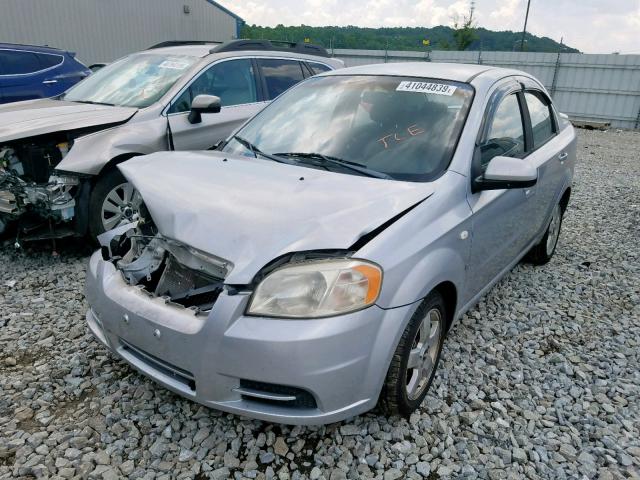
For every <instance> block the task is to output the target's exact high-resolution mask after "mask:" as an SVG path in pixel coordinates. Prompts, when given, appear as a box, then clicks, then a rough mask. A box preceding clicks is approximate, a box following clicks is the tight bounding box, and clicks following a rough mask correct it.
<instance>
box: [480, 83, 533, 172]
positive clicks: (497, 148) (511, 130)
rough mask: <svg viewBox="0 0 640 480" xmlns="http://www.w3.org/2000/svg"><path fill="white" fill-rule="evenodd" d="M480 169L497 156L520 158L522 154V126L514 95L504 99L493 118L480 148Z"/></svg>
mask: <svg viewBox="0 0 640 480" xmlns="http://www.w3.org/2000/svg"><path fill="white" fill-rule="evenodd" d="M480 152H481V154H482V167H483V168H484V167H485V166H486V165H487V163H489V160H491V159H492V158H493V157H496V156H498V155H501V156H505V157H520V156H522V155H523V154H524V152H525V148H524V126H523V123H522V114H521V112H520V104H519V103H518V97H517V95H516V94H515V93H512V94H511V95H508V96H507V97H505V98H504V99H503V100H502V102H501V103H500V105H499V106H498V109H497V110H496V112H495V115H494V116H493V120H492V122H491V127H490V129H489V134H488V135H487V140H486V141H485V142H484V143H483V144H482V145H481V146H480Z"/></svg>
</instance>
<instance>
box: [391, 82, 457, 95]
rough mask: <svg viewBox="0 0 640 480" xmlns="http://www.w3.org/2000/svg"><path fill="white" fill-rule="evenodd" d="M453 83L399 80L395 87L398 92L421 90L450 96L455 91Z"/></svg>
mask: <svg viewBox="0 0 640 480" xmlns="http://www.w3.org/2000/svg"><path fill="white" fill-rule="evenodd" d="M456 88H458V87H455V86H453V85H447V84H446V83H433V82H400V85H398V87H397V88H396V91H398V92H423V93H435V94H436V95H447V96H451V95H453V93H454V92H455V91H456Z"/></svg>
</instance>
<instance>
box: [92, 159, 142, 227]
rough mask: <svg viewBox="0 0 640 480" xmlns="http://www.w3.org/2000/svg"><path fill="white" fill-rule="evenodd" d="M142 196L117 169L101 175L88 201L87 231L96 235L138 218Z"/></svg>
mask: <svg viewBox="0 0 640 480" xmlns="http://www.w3.org/2000/svg"><path fill="white" fill-rule="evenodd" d="M141 205H142V197H140V194H139V193H138V191H137V190H136V189H135V188H133V185H131V184H130V183H129V182H127V180H126V179H125V178H124V177H123V176H122V174H121V173H120V172H119V171H118V170H117V169H113V170H109V171H108V172H107V173H105V174H104V175H102V176H101V177H100V178H99V179H98V182H97V183H96V185H95V187H94V188H93V192H92V193H91V199H90V201H89V231H90V233H91V236H92V237H93V238H94V239H95V238H96V237H97V236H98V235H100V234H102V233H104V232H106V231H108V230H112V229H114V228H116V227H118V226H120V225H124V224H126V223H131V222H134V221H136V220H138V219H139V217H140V207H141Z"/></svg>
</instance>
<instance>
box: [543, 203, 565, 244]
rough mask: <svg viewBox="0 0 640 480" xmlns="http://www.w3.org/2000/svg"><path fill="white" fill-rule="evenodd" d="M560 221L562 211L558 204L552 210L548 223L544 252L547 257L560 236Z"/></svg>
mask: <svg viewBox="0 0 640 480" xmlns="http://www.w3.org/2000/svg"><path fill="white" fill-rule="evenodd" d="M561 219H562V210H561V208H560V204H557V205H556V206H555V207H554V209H553V214H552V215H551V222H549V231H548V233H547V244H546V251H547V255H548V256H551V255H552V254H553V251H554V250H555V248H556V244H557V243H558V237H559V236H560V221H561Z"/></svg>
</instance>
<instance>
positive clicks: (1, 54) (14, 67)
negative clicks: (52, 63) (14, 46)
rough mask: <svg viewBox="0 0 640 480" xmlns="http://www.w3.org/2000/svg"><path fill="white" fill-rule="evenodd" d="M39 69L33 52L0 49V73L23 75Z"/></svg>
mask: <svg viewBox="0 0 640 480" xmlns="http://www.w3.org/2000/svg"><path fill="white" fill-rule="evenodd" d="M38 70H41V68H40V63H39V62H38V57H37V56H36V54H35V53H31V52H22V51H17V50H0V75H24V74H26V73H34V72H37V71H38Z"/></svg>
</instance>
